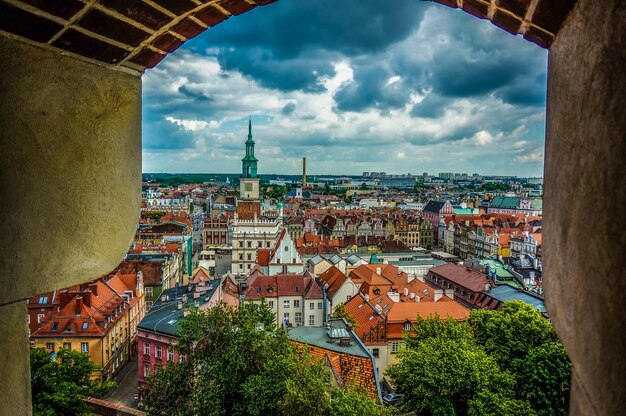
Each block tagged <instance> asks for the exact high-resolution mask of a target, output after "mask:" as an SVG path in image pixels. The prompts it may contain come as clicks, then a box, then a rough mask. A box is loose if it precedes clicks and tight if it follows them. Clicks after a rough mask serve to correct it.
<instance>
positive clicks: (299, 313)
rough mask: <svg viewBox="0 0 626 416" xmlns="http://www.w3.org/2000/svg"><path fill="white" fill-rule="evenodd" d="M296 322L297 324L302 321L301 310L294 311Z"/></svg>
mask: <svg viewBox="0 0 626 416" xmlns="http://www.w3.org/2000/svg"><path fill="white" fill-rule="evenodd" d="M296 323H297V324H301V323H302V312H296Z"/></svg>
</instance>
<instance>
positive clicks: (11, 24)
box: [0, 2, 63, 42]
mask: <svg viewBox="0 0 626 416" xmlns="http://www.w3.org/2000/svg"><path fill="white" fill-rule="evenodd" d="M0 16H1V17H0V30H4V31H5V32H10V33H14V34H16V35H19V36H23V37H25V38H28V39H32V40H34V41H37V42H46V41H48V40H50V38H51V37H52V36H54V35H55V34H57V33H58V32H59V31H60V30H61V29H63V26H61V25H60V24H58V23H56V22H53V21H51V20H48V19H44V18H43V17H39V16H35V15H34V14H31V13H28V12H27V11H24V10H22V9H19V8H17V7H14V6H11V5H9V4H7V3H4V2H0Z"/></svg>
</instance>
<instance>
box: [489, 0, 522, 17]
mask: <svg viewBox="0 0 626 416" xmlns="http://www.w3.org/2000/svg"><path fill="white" fill-rule="evenodd" d="M530 1H531V0H498V2H497V3H496V4H497V6H498V7H500V8H502V9H505V10H508V11H510V12H511V13H513V14H514V15H516V16H519V17H520V18H521V19H522V20H523V19H524V17H525V16H526V11H527V10H528V6H529V5H530Z"/></svg>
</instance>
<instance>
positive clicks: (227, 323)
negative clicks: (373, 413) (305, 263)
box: [144, 302, 369, 416]
mask: <svg viewBox="0 0 626 416" xmlns="http://www.w3.org/2000/svg"><path fill="white" fill-rule="evenodd" d="M178 335H179V341H178V345H177V348H178V349H179V350H180V351H185V352H186V354H187V357H189V358H188V359H187V360H186V361H185V362H182V363H169V364H168V365H167V366H164V367H161V368H159V369H158V370H157V371H156V372H155V373H154V374H153V375H152V376H151V377H149V379H148V383H149V386H148V387H149V389H148V390H149V392H148V395H147V397H146V400H145V402H144V405H145V409H146V410H147V411H148V412H149V413H150V414H155V415H181V416H182V415H190V414H193V415H212V416H213V415H215V416H221V415H252V416H255V415H280V416H291V415H294V416H296V415H298V416H300V415H301V414H307V415H308V416H318V415H319V416H330V408H331V404H330V396H329V392H328V389H327V383H328V380H329V373H328V371H327V369H326V368H325V367H324V366H323V365H322V363H321V362H318V361H315V360H313V359H312V358H311V357H310V356H309V354H308V350H306V349H298V348H296V347H295V346H294V344H292V343H291V342H290V341H289V339H288V337H287V336H286V334H285V332H284V331H283V330H282V329H279V328H277V326H276V324H275V322H274V314H273V313H272V312H271V310H270V309H269V308H268V307H267V304H266V303H265V302H263V303H262V304H261V305H258V304H251V303H244V304H241V305H240V306H239V308H238V309H233V308H232V307H226V306H223V305H220V306H216V307H214V308H211V309H209V310H206V311H198V310H197V309H190V312H189V315H188V316H187V317H185V318H184V319H183V320H182V321H181V328H180V331H179V334H178ZM366 399H367V400H369V399H368V398H366Z"/></svg>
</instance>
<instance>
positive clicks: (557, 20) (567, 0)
mask: <svg viewBox="0 0 626 416" xmlns="http://www.w3.org/2000/svg"><path fill="white" fill-rule="evenodd" d="M574 3H576V0H539V3H538V4H537V8H536V9H535V13H534V14H533V16H532V20H531V21H532V23H533V24H535V25H536V26H539V27H541V28H543V29H546V30H547V31H548V32H552V33H557V32H558V31H559V29H560V28H561V25H562V24H563V21H565V18H566V17H567V15H568V14H569V12H570V10H572V7H574Z"/></svg>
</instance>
